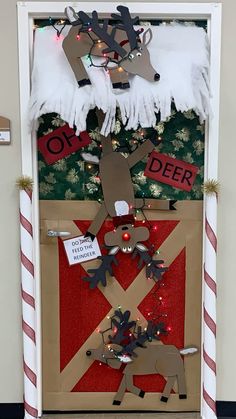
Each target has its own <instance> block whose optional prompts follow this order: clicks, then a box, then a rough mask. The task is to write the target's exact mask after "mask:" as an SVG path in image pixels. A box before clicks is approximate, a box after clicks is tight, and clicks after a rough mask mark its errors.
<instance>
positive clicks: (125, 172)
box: [99, 146, 153, 217]
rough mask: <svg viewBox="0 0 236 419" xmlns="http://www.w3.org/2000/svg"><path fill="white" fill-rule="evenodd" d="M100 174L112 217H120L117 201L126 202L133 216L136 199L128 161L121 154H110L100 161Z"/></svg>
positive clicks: (106, 205) (106, 202) (107, 207)
mask: <svg viewBox="0 0 236 419" xmlns="http://www.w3.org/2000/svg"><path fill="white" fill-rule="evenodd" d="M152 148H153V146H152ZM99 173H100V178H101V179H102V189H103V196H104V203H105V207H106V210H107V213H108V214H109V215H110V217H116V216H117V215H118V214H117V212H116V209H115V202H117V201H124V202H126V203H127V205H128V206H129V213H130V214H133V212H134V207H135V199H134V189H133V184H132V180H131V175H130V166H129V163H128V159H127V158H125V157H124V156H123V155H122V154H121V153H116V152H112V153H109V154H107V155H105V156H104V157H102V159H101V160H100V163H99Z"/></svg>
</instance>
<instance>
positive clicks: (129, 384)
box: [126, 375, 145, 398]
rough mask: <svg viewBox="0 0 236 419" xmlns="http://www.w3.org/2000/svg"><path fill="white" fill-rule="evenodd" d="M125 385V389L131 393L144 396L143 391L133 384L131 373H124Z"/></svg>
mask: <svg viewBox="0 0 236 419" xmlns="http://www.w3.org/2000/svg"><path fill="white" fill-rule="evenodd" d="M126 386H127V390H129V391H131V393H133V394H136V396H139V397H142V398H143V397H144V396H145V391H143V390H141V389H140V388H138V387H136V386H135V385H134V384H133V376H132V375H126Z"/></svg>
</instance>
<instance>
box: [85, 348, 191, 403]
mask: <svg viewBox="0 0 236 419" xmlns="http://www.w3.org/2000/svg"><path fill="white" fill-rule="evenodd" d="M122 349H123V348H122V346H120V345H117V344H113V343H111V344H106V345H105V344H103V343H102V344H101V345H100V346H99V347H98V348H97V349H89V350H88V351H87V352H86V355H87V356H88V357H90V358H91V359H93V360H96V361H99V362H103V363H106V364H107V365H109V366H110V367H111V368H115V369H119V368H120V367H121V365H122V363H123V362H125V363H127V365H126V367H125V368H124V370H123V371H122V373H123V378H122V380H121V383H120V386H119V388H118V391H117V393H116V395H115V397H114V400H113V405H120V404H121V401H122V399H123V397H124V394H125V391H126V389H127V390H128V391H130V392H131V393H133V394H135V395H137V396H139V397H142V398H143V397H144V395H145V392H144V391H143V390H141V389H140V388H138V387H136V386H134V384H133V376H134V375H145V374H160V375H163V377H166V378H167V382H166V385H165V388H164V390H163V393H162V395H161V401H162V402H167V401H168V398H169V396H170V393H171V390H172V388H173V386H174V384H175V381H176V380H177V382H178V390H179V398H180V399H186V398H187V390H186V380H185V372H184V363H183V360H182V358H181V355H188V354H194V353H196V352H197V349H196V348H185V349H182V350H179V349H177V348H176V347H175V346H174V345H163V344H161V343H159V344H154V343H147V346H146V348H142V347H138V348H137V349H135V355H136V357H135V358H134V357H133V358H130V357H127V356H124V355H120V356H119V355H117V354H119V352H121V351H122Z"/></svg>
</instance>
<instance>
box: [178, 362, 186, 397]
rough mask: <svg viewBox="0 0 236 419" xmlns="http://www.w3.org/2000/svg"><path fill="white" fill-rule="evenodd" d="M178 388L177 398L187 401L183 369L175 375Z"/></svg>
mask: <svg viewBox="0 0 236 419" xmlns="http://www.w3.org/2000/svg"><path fill="white" fill-rule="evenodd" d="M177 381H178V388H179V398H180V399H187V388H186V378H185V373H184V369H182V370H181V371H180V372H179V374H178V375H177Z"/></svg>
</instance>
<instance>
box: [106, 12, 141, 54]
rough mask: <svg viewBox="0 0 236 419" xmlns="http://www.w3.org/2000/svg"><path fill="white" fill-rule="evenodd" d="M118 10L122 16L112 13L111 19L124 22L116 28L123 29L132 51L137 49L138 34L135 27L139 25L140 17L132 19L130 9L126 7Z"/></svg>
mask: <svg viewBox="0 0 236 419" xmlns="http://www.w3.org/2000/svg"><path fill="white" fill-rule="evenodd" d="M117 10H118V11H119V12H120V15H117V14H116V13H112V14H111V17H113V18H114V19H119V20H121V21H122V24H118V25H117V26H116V27H117V29H122V30H124V31H125V32H126V33H127V37H128V40H129V43H130V50H131V51H132V50H133V49H135V48H137V44H138V42H137V35H138V33H137V32H136V31H135V29H134V26H133V25H137V23H138V20H139V17H138V16H136V17H135V18H133V19H132V18H131V16H130V12H129V9H128V7H125V6H118V7H117Z"/></svg>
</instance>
